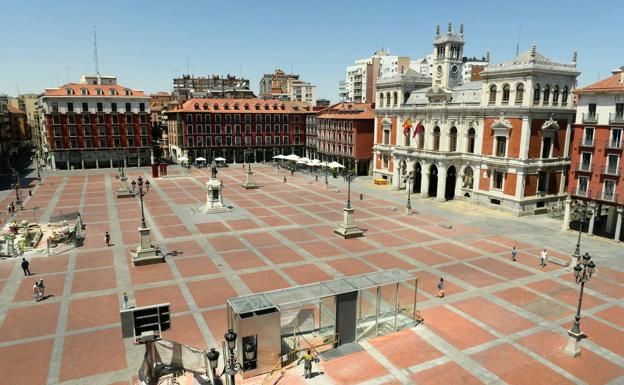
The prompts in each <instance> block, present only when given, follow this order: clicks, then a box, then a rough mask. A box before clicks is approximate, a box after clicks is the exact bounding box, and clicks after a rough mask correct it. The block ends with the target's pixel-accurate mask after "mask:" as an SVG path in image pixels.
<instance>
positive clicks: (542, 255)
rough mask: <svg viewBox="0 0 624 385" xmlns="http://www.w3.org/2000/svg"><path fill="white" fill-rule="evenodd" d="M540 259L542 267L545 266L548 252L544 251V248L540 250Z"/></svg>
mask: <svg viewBox="0 0 624 385" xmlns="http://www.w3.org/2000/svg"><path fill="white" fill-rule="evenodd" d="M540 260H541V265H542V267H545V266H546V262H547V261H548V253H546V249H544V250H542V251H541V252H540Z"/></svg>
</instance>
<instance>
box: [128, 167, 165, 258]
mask: <svg viewBox="0 0 624 385" xmlns="http://www.w3.org/2000/svg"><path fill="white" fill-rule="evenodd" d="M130 184H131V185H132V191H133V192H138V194H139V199H140V201H141V227H139V236H140V239H141V243H140V244H139V246H138V247H137V249H136V252H133V253H132V262H133V263H134V264H135V265H137V266H138V265H147V264H150V263H160V262H164V261H165V258H164V256H163V255H162V253H160V250H158V249H157V248H155V247H154V246H152V242H151V239H150V228H149V227H147V224H146V223H145V211H144V208H143V196H145V194H146V193H147V192H148V191H149V186H150V181H149V180H146V181H145V182H144V181H143V178H142V177H139V178H138V179H137V180H136V181H134V180H133V181H132V183H130ZM137 186H138V191H137ZM143 186H145V190H143Z"/></svg>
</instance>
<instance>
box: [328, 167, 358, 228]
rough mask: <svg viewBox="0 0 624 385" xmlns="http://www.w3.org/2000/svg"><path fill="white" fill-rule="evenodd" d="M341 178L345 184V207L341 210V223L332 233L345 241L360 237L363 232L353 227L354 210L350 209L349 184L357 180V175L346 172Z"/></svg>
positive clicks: (349, 171)
mask: <svg viewBox="0 0 624 385" xmlns="http://www.w3.org/2000/svg"><path fill="white" fill-rule="evenodd" d="M342 177H343V178H344V180H345V182H347V206H346V207H345V208H344V209H343V221H342V222H341V223H339V224H338V225H337V226H336V227H334V233H336V234H338V235H340V236H342V237H343V238H345V239H349V238H356V237H362V236H364V231H363V230H362V229H360V228H359V227H357V226H356V225H355V216H354V210H353V208H352V207H351V182H353V181H354V180H355V178H357V174H356V173H354V172H353V171H352V170H347V171H345V172H344V173H343V174H342Z"/></svg>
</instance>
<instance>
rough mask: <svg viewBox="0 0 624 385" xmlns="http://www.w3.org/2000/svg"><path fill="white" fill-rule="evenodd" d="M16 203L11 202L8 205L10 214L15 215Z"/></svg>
mask: <svg viewBox="0 0 624 385" xmlns="http://www.w3.org/2000/svg"><path fill="white" fill-rule="evenodd" d="M15 211H16V209H15V202H11V203H9V204H8V205H7V212H8V213H9V215H10V214H15Z"/></svg>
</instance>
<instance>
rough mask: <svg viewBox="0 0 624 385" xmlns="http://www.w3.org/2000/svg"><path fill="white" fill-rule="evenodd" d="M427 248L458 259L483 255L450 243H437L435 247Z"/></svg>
mask: <svg viewBox="0 0 624 385" xmlns="http://www.w3.org/2000/svg"><path fill="white" fill-rule="evenodd" d="M427 247H428V248H430V249H431V250H434V251H438V252H440V253H442V254H445V255H448V256H449V257H453V258H457V259H468V258H474V257H478V256H479V255H481V253H478V252H476V251H472V250H469V249H467V248H465V247H464V246H458V245H456V244H453V243H450V242H444V243H436V244H435V245H429V246H427Z"/></svg>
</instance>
